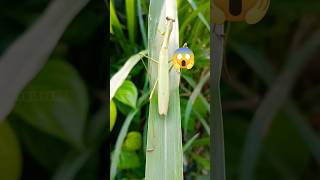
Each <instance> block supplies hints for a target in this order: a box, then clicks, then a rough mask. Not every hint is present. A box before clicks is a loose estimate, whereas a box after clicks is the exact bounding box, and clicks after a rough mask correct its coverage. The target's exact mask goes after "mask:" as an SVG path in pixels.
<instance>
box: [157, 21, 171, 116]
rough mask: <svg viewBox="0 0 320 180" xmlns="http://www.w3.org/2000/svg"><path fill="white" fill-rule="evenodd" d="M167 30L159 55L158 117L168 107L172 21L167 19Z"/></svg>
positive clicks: (164, 113) (163, 113) (165, 113)
mask: <svg viewBox="0 0 320 180" xmlns="http://www.w3.org/2000/svg"><path fill="white" fill-rule="evenodd" d="M167 20H168V24H167V29H166V32H165V34H164V40H163V42H162V46H161V49H160V54H159V65H158V111H159V114H160V115H167V112H168V106H169V95H170V91H169V55H168V47H169V40H170V35H171V32H172V29H173V22H174V20H173V19H171V18H168V17H167Z"/></svg>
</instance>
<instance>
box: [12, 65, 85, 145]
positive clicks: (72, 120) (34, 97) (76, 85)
mask: <svg viewBox="0 0 320 180" xmlns="http://www.w3.org/2000/svg"><path fill="white" fill-rule="evenodd" d="M87 112H88V95H87V91H86V89H85V86H84V83H83V81H82V80H81V78H80V76H79V75H78V73H77V72H76V70H75V69H73V67H72V66H70V65H69V64H67V63H65V62H63V61H59V60H55V61H49V62H48V63H47V64H46V65H45V67H44V68H43V69H42V70H41V72H40V73H39V74H38V75H37V77H36V78H35V79H34V80H33V81H32V82H31V83H29V85H28V86H27V87H26V88H25V89H24V91H23V92H22V93H21V95H20V96H19V98H18V101H17V104H16V107H15V108H14V111H13V113H14V114H16V115H18V116H19V117H20V118H21V119H22V120H24V121H25V122H26V123H28V124H30V125H31V126H33V127H35V128H37V129H39V130H40V131H42V132H45V133H47V134H49V135H52V136H54V137H57V138H60V139H61V140H63V141H65V142H68V143H71V144H73V145H74V146H76V147H81V146H82V145H83V138H82V136H83V131H84V125H85V121H86V118H87Z"/></svg>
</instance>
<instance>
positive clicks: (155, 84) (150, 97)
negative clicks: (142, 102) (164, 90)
mask: <svg viewBox="0 0 320 180" xmlns="http://www.w3.org/2000/svg"><path fill="white" fill-rule="evenodd" d="M157 84H158V79H157V81H156V83H154V86H153V88H152V90H151V93H150V96H149V100H150V101H151V99H152V97H153V93H154V90H155V89H156V87H157Z"/></svg>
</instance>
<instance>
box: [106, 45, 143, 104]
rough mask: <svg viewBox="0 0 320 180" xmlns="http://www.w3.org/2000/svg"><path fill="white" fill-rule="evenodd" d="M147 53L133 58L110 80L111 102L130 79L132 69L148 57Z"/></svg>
mask: <svg viewBox="0 0 320 180" xmlns="http://www.w3.org/2000/svg"><path fill="white" fill-rule="evenodd" d="M146 54H147V51H146V50H144V51H141V52H140V53H138V54H135V55H133V56H131V57H130V58H129V59H128V60H127V62H126V63H125V64H124V65H123V66H122V68H121V69H120V70H119V71H118V72H117V73H116V74H115V75H113V76H112V78H111V80H110V100H111V99H112V98H113V97H114V95H115V94H116V92H117V90H118V89H119V87H120V86H121V85H122V83H123V82H124V80H125V79H126V78H127V77H128V75H129V73H130V71H131V70H132V68H133V67H134V66H135V65H136V64H137V63H138V62H139V60H140V59H141V58H142V57H143V55H146Z"/></svg>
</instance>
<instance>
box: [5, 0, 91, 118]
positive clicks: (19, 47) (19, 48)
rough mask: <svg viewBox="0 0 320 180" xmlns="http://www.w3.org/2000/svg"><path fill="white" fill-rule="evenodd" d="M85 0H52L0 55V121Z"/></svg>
mask: <svg viewBox="0 0 320 180" xmlns="http://www.w3.org/2000/svg"><path fill="white" fill-rule="evenodd" d="M88 2H89V0H54V1H52V2H51V3H50V4H49V6H48V8H47V9H46V10H45V12H44V13H43V15H42V16H41V17H40V18H39V19H38V20H37V22H36V23H35V24H34V25H33V26H32V27H31V28H30V29H29V30H28V31H27V32H25V33H24V34H23V35H22V36H21V37H20V38H19V39H17V40H16V41H15V42H14V43H13V44H12V45H11V46H10V47H9V48H8V49H7V50H6V51H5V53H4V54H3V55H2V56H1V58H0V77H1V79H0V94H1V102H0V107H1V108H0V121H1V120H3V119H5V118H4V117H6V116H7V115H8V113H9V112H10V111H11V109H12V108H13V106H14V104H15V102H16V98H17V97H18V95H19V93H20V92H21V91H22V89H23V88H24V87H25V86H26V85H27V83H28V82H29V81H30V80H32V79H33V78H34V76H35V75H36V74H37V73H38V72H39V71H40V70H41V68H42V67H43V65H44V64H45V62H46V60H47V59H48V57H49V55H50V54H51V52H52V51H53V49H54V48H55V46H56V44H57V42H58V40H59V39H60V37H61V35H62V34H63V32H64V31H65V29H66V28H67V26H68V25H69V24H70V22H71V21H72V19H73V18H74V17H75V16H76V15H77V14H78V13H79V11H80V10H81V9H82V8H83V7H84V6H85V5H86V4H87V3H88Z"/></svg>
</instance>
